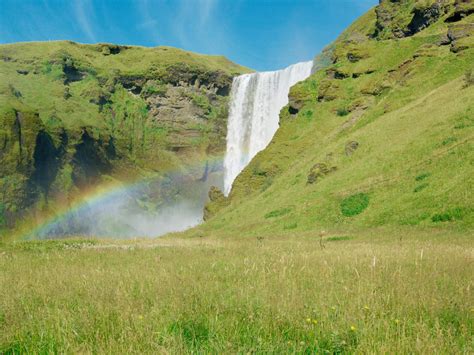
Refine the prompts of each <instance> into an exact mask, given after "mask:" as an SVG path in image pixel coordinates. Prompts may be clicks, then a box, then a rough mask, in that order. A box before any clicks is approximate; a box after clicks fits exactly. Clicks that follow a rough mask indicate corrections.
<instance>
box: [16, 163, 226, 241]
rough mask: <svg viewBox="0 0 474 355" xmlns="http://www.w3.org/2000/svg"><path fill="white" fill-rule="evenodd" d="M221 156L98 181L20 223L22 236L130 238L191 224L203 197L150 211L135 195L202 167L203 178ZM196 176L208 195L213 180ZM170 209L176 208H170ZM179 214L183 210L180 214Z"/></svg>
mask: <svg viewBox="0 0 474 355" xmlns="http://www.w3.org/2000/svg"><path fill="white" fill-rule="evenodd" d="M222 161H223V158H222V156H215V157H212V158H211V157H209V159H206V160H205V161H201V162H197V163H195V164H192V165H187V166H186V169H185V171H183V170H179V171H177V170H174V171H173V170H169V171H167V172H160V174H156V175H153V176H147V177H140V178H139V179H136V180H134V181H130V182H123V181H112V182H110V183H105V184H104V183H102V184H101V185H99V186H96V187H94V188H92V189H89V190H88V191H84V192H83V193H82V194H81V196H80V197H79V198H77V199H76V200H75V201H74V202H73V203H72V204H67V205H66V204H65V205H64V206H61V204H59V203H58V204H57V205H56V206H55V207H56V210H54V211H52V212H51V213H50V214H49V215H47V216H36V217H34V218H33V220H34V222H35V223H34V224H33V227H31V223H29V224H28V225H27V224H26V223H25V226H24V227H23V228H20V230H21V232H20V233H19V235H20V238H21V239H27V240H31V239H50V238H61V237H70V236H76V237H82V236H85V237H92V236H94V237H96V236H97V237H112V238H117V237H120V238H127V237H128V238H129V237H131V236H132V235H133V237H152V236H159V235H162V234H164V233H168V232H173V231H180V230H184V229H186V228H188V227H192V226H194V225H196V224H198V223H200V222H201V221H202V208H203V206H204V202H205V200H204V199H202V201H188V202H186V201H184V202H183V201H182V202H180V203H178V204H175V205H172V206H166V205H165V206H161V207H160V208H159V209H157V210H155V211H153V212H149V211H147V209H146V206H141V208H140V206H137V201H138V202H140V200H137V198H136V196H142V197H143V196H146V192H147V191H148V190H149V189H150V186H152V185H153V184H160V182H162V181H163V179H167V181H171V182H172V183H173V184H174V185H175V186H177V187H178V188H179V187H180V186H182V185H183V184H186V183H189V182H190V178H189V177H190V172H192V171H194V172H195V173H197V172H202V171H204V174H203V177H205V175H207V174H208V166H216V165H217V166H219V165H220V164H222ZM206 177H207V176H206ZM211 180H212V179H211ZM194 181H195V182H196V184H200V185H199V186H202V188H203V191H202V193H203V194H204V195H205V196H207V191H208V189H209V187H210V185H209V183H210V182H212V181H207V179H202V180H200V179H198V180H194ZM204 189H205V190H204ZM130 205H135V212H124V210H126V209H128V208H129V207H130ZM58 206H59V208H58ZM172 208H174V210H171V209H172ZM191 209H192V210H193V211H192V213H191V212H190V211H191ZM171 212H172V213H171ZM177 212H179V213H177ZM127 213H128V214H127ZM179 214H183V216H182V218H181V219H180V218H179V216H178V215H179ZM28 222H31V221H28ZM178 222H180V223H178ZM173 223H175V225H173ZM101 224H105V225H101ZM134 227H135V228H134ZM137 227H138V228H137ZM160 227H161V228H160ZM127 228H128V229H127Z"/></svg>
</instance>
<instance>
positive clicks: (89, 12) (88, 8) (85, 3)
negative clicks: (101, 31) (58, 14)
mask: <svg viewBox="0 0 474 355" xmlns="http://www.w3.org/2000/svg"><path fill="white" fill-rule="evenodd" d="M74 15H75V17H76V21H77V23H78V24H79V26H80V28H81V30H82V32H84V34H85V35H86V36H87V37H88V39H89V40H90V41H92V42H97V39H96V35H95V33H94V29H93V26H92V24H91V21H90V20H89V19H90V18H92V17H94V9H93V7H92V4H91V2H90V0H75V1H74Z"/></svg>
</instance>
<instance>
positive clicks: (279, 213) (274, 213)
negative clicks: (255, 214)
mask: <svg viewBox="0 0 474 355" xmlns="http://www.w3.org/2000/svg"><path fill="white" fill-rule="evenodd" d="M290 212H291V208H282V209H280V210H274V211H271V212H268V213H267V214H265V218H275V217H280V216H284V215H286V214H288V213H290Z"/></svg>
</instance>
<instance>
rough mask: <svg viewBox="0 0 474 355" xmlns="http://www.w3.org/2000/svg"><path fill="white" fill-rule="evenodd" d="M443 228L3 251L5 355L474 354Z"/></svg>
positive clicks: (472, 328) (464, 294) (457, 246)
mask: <svg viewBox="0 0 474 355" xmlns="http://www.w3.org/2000/svg"><path fill="white" fill-rule="evenodd" d="M473 261H474V248H473V245H472V240H471V236H469V235H467V234H457V233H454V232H447V231H442V230H432V229H430V230H426V231H416V232H415V231H413V230H412V229H403V230H399V231H398V232H391V231H387V230H379V231H371V232H370V233H369V232H358V233H334V234H333V233H329V234H327V235H325V236H324V237H323V238H322V239H321V238H320V236H319V233H317V232H314V233H309V232H308V233H298V235H296V234H295V235H291V233H286V236H271V237H268V238H264V237H260V238H240V237H236V236H234V238H219V237H218V236H208V237H201V238H182V237H180V236H178V237H176V236H175V237H172V238H162V239H155V240H141V241H128V242H118V241H113V240H105V241H104V240H103V241H88V240H66V241H49V242H17V243H4V244H2V245H1V249H0V270H1V273H0V353H2V354H9V353H26V352H34V353H47V352H66V353H77V352H80V353H91V352H94V353H95V352H99V353H103V352H105V353H125V352H135V353H138V352H140V353H156V352H160V353H166V352H169V353H182V352H191V351H194V352H204V353H208V352H220V353H235V352H258V353H267V352H275V353H282V352H285V353H286V352H298V353H300V352H306V353H314V352H320V353H349V352H359V353H373V352H378V353H472V352H473V351H474V342H473V339H474V337H473V336H474V308H473V307H474V299H473V295H472V289H473V286H474V285H473V280H472V275H473V274H474V263H473Z"/></svg>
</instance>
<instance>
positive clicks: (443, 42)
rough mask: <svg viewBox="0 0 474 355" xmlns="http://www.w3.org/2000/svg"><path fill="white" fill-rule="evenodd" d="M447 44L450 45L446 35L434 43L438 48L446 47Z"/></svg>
mask: <svg viewBox="0 0 474 355" xmlns="http://www.w3.org/2000/svg"><path fill="white" fill-rule="evenodd" d="M449 44H451V39H449V37H448V34H447V33H445V34H442V35H441V36H440V37H439V39H438V41H437V42H436V45H438V46H447V45H449Z"/></svg>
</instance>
